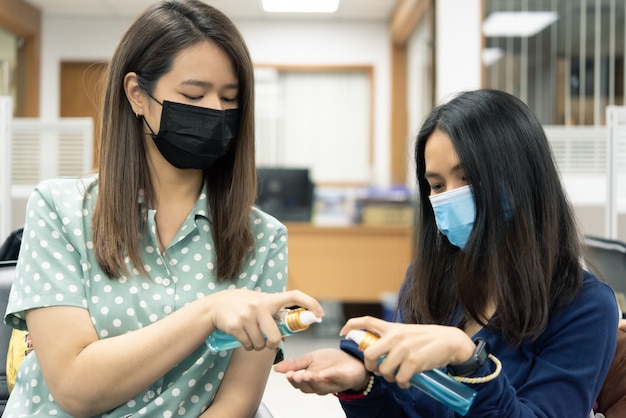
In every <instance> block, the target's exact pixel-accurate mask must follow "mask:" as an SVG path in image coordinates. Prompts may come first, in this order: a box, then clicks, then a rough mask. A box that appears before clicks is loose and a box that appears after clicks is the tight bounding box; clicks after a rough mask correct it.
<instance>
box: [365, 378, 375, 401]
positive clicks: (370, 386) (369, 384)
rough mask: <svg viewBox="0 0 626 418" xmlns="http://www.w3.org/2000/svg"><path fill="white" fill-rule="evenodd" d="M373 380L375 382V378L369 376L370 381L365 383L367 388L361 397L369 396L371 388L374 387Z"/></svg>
mask: <svg viewBox="0 0 626 418" xmlns="http://www.w3.org/2000/svg"><path fill="white" fill-rule="evenodd" d="M375 380H376V377H375V376H374V375H373V374H370V380H369V381H368V382H367V387H366V388H365V390H364V391H363V396H367V395H369V394H370V392H371V391H372V388H373V387H374V381H375Z"/></svg>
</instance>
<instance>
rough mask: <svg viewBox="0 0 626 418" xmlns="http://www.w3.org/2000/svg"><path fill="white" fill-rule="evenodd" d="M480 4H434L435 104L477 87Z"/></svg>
mask: <svg viewBox="0 0 626 418" xmlns="http://www.w3.org/2000/svg"><path fill="white" fill-rule="evenodd" d="M481 2H482V0H436V10H437V12H436V14H435V15H436V17H435V19H436V22H435V28H436V29H435V30H436V33H435V39H436V42H437V50H436V60H437V68H436V80H437V86H436V92H435V98H436V101H437V103H441V102H442V101H445V100H446V99H448V98H449V97H450V95H451V94H455V93H458V92H460V91H464V90H475V89H478V88H480V87H481V77H480V72H481V62H480V60H481V56H482V39H481V26H482V16H481V7H482V6H481Z"/></svg>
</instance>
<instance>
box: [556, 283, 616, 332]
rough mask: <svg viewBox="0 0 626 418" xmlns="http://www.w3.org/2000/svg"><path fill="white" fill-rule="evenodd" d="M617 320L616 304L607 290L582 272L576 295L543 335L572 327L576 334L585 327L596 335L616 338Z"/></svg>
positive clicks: (557, 312) (603, 285)
mask: <svg viewBox="0 0 626 418" xmlns="http://www.w3.org/2000/svg"><path fill="white" fill-rule="evenodd" d="M618 317H619V310H618V307H617V300H616V299H615V294H614V293H613V290H612V289H611V287H610V286H609V285H607V284H606V283H604V282H602V281H600V280H598V279H597V278H596V277H595V276H594V275H592V274H591V273H589V272H585V275H584V280H583V286H582V288H581V290H580V291H579V292H578V295H577V296H576V297H575V298H574V300H572V302H571V303H569V304H568V305H565V306H564V307H562V308H560V309H558V310H557V311H556V312H554V314H553V315H552V318H551V320H550V323H549V325H548V330H547V331H548V333H552V332H554V333H559V332H560V330H562V329H563V328H564V327H568V326H569V325H575V326H576V328H577V329H578V330H580V329H581V327H583V328H584V327H588V329H589V330H592V329H593V330H594V331H593V333H596V334H601V333H608V334H614V333H615V334H616V333H617V321H618Z"/></svg>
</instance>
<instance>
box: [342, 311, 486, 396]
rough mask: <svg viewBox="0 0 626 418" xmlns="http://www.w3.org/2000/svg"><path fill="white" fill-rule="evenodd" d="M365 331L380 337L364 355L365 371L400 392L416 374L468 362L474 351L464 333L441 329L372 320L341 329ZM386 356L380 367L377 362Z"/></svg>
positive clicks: (350, 323)
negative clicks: (378, 377)
mask: <svg viewBox="0 0 626 418" xmlns="http://www.w3.org/2000/svg"><path fill="white" fill-rule="evenodd" d="M360 329H364V330H367V331H370V332H373V333H375V334H378V335H379V336H380V339H379V340H378V341H377V342H376V343H374V344H372V345H370V346H369V347H368V348H367V349H365V351H364V352H363V354H364V359H365V367H366V368H367V369H368V370H370V371H372V372H374V373H376V374H379V375H381V376H383V377H384V378H385V379H386V380H387V381H389V382H396V383H397V384H398V386H400V387H402V388H408V387H409V386H410V383H409V379H411V377H412V376H413V375H414V374H415V373H418V372H422V371H425V370H431V369H435V368H440V367H446V366H447V365H448V364H459V363H462V362H464V361H466V360H468V359H469V358H470V357H471V356H472V354H473V352H474V349H475V347H476V345H475V344H474V342H473V341H472V339H471V338H470V337H469V336H468V335H467V334H466V333H465V332H463V330H461V329H459V328H456V327H451V326H442V325H419V324H400V323H395V322H387V321H383V320H381V319H377V318H374V317H371V316H365V317H360V318H352V319H350V320H349V321H348V322H346V324H345V325H344V327H343V328H342V329H341V332H340V334H341V335H343V336H345V335H346V334H347V333H348V332H349V331H351V330H360ZM383 355H384V356H386V358H385V360H384V361H383V362H382V363H381V364H380V365H379V364H378V359H379V358H380V357H381V356H383Z"/></svg>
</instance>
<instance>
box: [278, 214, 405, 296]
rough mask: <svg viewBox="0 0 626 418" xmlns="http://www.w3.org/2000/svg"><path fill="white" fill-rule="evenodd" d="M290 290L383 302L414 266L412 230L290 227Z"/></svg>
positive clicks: (355, 227)
mask: <svg viewBox="0 0 626 418" xmlns="http://www.w3.org/2000/svg"><path fill="white" fill-rule="evenodd" d="M287 228H288V233H289V235H288V237H289V241H288V242H289V286H288V288H289V289H298V290H301V291H303V292H305V293H308V294H309V295H311V296H313V297H315V298H318V299H322V300H337V301H342V302H379V301H380V296H381V294H382V293H383V292H397V291H398V289H399V288H400V285H401V284H402V280H403V278H404V274H405V271H406V268H407V267H408V265H409V263H410V262H411V250H412V241H411V240H412V228H411V227H406V226H404V227H390V226H360V225H357V226H349V227H320V226H314V225H311V224H300V223H287Z"/></svg>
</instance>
